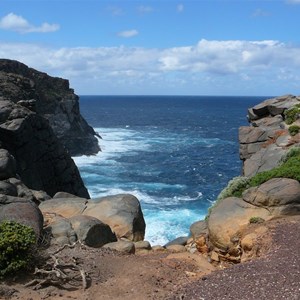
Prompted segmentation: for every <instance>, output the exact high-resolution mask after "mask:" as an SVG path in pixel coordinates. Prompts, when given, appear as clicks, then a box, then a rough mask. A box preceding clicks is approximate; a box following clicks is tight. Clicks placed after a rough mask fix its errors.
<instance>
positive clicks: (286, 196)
mask: <svg viewBox="0 0 300 300" xmlns="http://www.w3.org/2000/svg"><path fill="white" fill-rule="evenodd" d="M248 120H249V123H250V124H249V126H243V127H241V128H240V129H239V143H240V158H241V160H242V161H243V174H242V175H243V176H239V177H235V178H233V179H232V180H231V181H230V182H229V183H228V186H227V187H226V188H225V189H224V190H223V191H222V192H221V193H220V195H219V196H218V199H217V200H216V203H215V204H214V205H213V206H212V207H211V208H210V212H209V215H208V216H207V218H206V221H205V223H206V226H207V228H205V231H204V230H202V232H200V233H198V235H199V236H201V235H207V241H206V245H207V247H206V249H210V251H211V252H210V257H211V259H212V260H214V261H215V262H221V261H223V262H224V261H231V262H240V261H244V260H247V259H248V258H249V257H252V256H255V255H256V253H257V251H258V250H257V241H258V240H259V236H260V233H259V232H252V233H251V234H247V230H248V227H249V226H250V225H251V224H256V223H258V224H260V223H264V222H266V221H269V220H272V219H274V218H278V217H283V216H291V215H298V214H300V183H299V181H300V97H296V96H293V95H286V96H281V97H276V98H272V99H268V100H265V101H263V102H262V103H259V104H257V105H255V106H254V107H252V108H249V110H248Z"/></svg>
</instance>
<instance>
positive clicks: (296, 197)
mask: <svg viewBox="0 0 300 300" xmlns="http://www.w3.org/2000/svg"><path fill="white" fill-rule="evenodd" d="M243 199H244V201H246V202H247V203H250V204H253V205H255V206H257V207H264V208H267V209H268V210H269V211H270V212H271V213H272V215H274V216H276V215H281V214H283V215H286V214H297V213H299V212H300V183H299V182H298V181H297V180H294V179H289V178H273V179H271V180H268V181H267V182H265V183H263V184H261V185H260V186H258V187H253V188H250V189H248V190H246V191H245V192H244V194H243Z"/></svg>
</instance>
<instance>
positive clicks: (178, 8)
mask: <svg viewBox="0 0 300 300" xmlns="http://www.w3.org/2000/svg"><path fill="white" fill-rule="evenodd" d="M183 10H184V6H183V4H178V5H177V11H178V12H183Z"/></svg>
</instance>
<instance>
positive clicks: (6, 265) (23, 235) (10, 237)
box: [0, 221, 36, 278]
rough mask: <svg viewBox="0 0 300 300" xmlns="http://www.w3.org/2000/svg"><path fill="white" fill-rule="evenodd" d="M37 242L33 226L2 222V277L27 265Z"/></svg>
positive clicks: (0, 227)
mask: <svg viewBox="0 0 300 300" xmlns="http://www.w3.org/2000/svg"><path fill="white" fill-rule="evenodd" d="M35 244H36V237H35V233H34V231H33V229H32V228H30V227H28V226H25V225H22V224H19V223H16V222H14V221H4V222H2V223H0V278H1V277H3V276H5V275H8V274H13V273H15V272H16V271H18V270H20V269H24V268H25V267H27V266H28V264H29V262H30V260H31V258H32V253H33V247H34V246H35Z"/></svg>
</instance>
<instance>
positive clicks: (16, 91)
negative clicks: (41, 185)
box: [0, 59, 100, 156]
mask: <svg viewBox="0 0 300 300" xmlns="http://www.w3.org/2000/svg"><path fill="white" fill-rule="evenodd" d="M0 97H1V98H2V99H3V100H9V101H12V102H14V103H18V104H19V105H21V106H23V107H26V108H28V109H29V110H31V111H33V112H35V113H36V114H37V115H39V116H42V117H43V118H44V119H46V120H48V122H49V124H50V126H51V128H52V130H53V132H54V134H55V135H56V137H57V138H58V140H59V141H60V143H61V144H63V145H64V146H65V148H66V149H67V150H68V151H69V153H70V154H71V156H77V155H92V154H96V153H97V152H98V151H99V150H100V148H99V145H98V140H97V138H96V136H97V133H96V132H95V131H94V129H93V128H92V127H91V126H89V125H88V124H87V122H86V121H85V120H84V118H83V117H82V116H81V115H80V112H79V97H78V96H77V95H76V94H75V93H74V90H73V89H71V88H70V87H69V81H68V80H66V79H62V78H57V77H51V76H49V75H47V74H46V73H43V72H39V71H37V70H34V69H32V68H29V67H28V66H26V65H25V64H23V63H21V62H18V61H13V60H8V59H0Z"/></svg>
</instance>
